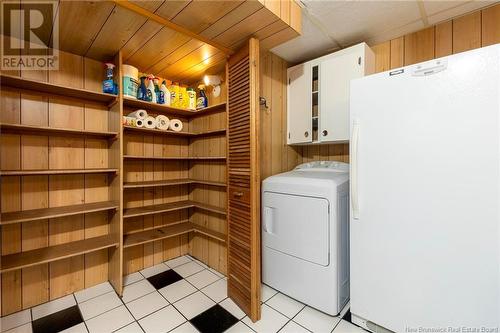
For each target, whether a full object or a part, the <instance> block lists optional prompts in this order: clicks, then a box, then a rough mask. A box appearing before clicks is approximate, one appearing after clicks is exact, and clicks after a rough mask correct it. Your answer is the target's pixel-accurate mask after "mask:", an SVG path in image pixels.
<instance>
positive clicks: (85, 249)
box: [1, 235, 119, 273]
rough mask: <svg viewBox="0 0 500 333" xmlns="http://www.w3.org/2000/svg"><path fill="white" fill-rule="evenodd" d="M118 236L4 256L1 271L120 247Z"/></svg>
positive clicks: (89, 239) (96, 238) (90, 239)
mask: <svg viewBox="0 0 500 333" xmlns="http://www.w3.org/2000/svg"><path fill="white" fill-rule="evenodd" d="M118 246H119V242H117V241H116V236H114V235H106V236H101V237H94V238H88V239H83V240H79V241H75V242H70V243H65V244H60V245H54V246H49V247H44V248H40V249H36V250H31V251H26V252H21V253H15V254H9V255H5V256H2V266H1V267H2V268H1V273H6V272H10V271H13V270H17V269H21V268H26V267H31V266H35V265H41V264H45V263H49V262H53V261H57V260H61V259H66V258H70V257H74V256H78V255H82V254H86V253H90V252H95V251H99V250H102V249H106V248H111V247H118Z"/></svg>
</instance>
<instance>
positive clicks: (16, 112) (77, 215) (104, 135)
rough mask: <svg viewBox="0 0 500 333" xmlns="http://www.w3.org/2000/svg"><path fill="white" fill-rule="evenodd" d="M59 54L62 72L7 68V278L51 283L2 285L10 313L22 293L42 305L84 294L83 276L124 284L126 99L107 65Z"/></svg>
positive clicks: (2, 219) (3, 79) (2, 126)
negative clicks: (110, 88)
mask: <svg viewBox="0 0 500 333" xmlns="http://www.w3.org/2000/svg"><path fill="white" fill-rule="evenodd" d="M59 57H60V58H59V60H60V63H59V70H56V71H42V70H39V71H31V72H29V73H24V72H21V73H20V74H19V76H13V75H7V74H5V73H2V74H0V84H1V89H2V94H1V96H0V98H1V99H2V101H1V102H2V107H3V109H2V110H1V113H2V114H1V117H0V118H1V123H0V131H1V136H2V142H1V144H2V147H1V148H2V159H1V168H0V169H1V170H0V175H1V176H2V182H1V196H2V206H1V213H0V214H1V215H0V226H1V232H2V239H4V240H7V239H8V243H9V245H8V247H6V246H4V247H2V255H1V264H0V272H1V274H2V276H1V277H2V281H7V280H10V279H11V277H13V276H15V277H16V279H17V280H18V281H36V284H37V285H39V286H42V285H46V286H49V285H50V293H49V292H48V291H47V292H46V290H37V291H36V294H37V295H33V296H32V295H31V289H29V291H28V289H26V288H27V287H25V286H24V285H21V284H19V285H18V284H16V283H13V284H3V283H2V288H3V290H6V289H5V288H8V289H9V290H10V293H9V295H8V296H5V297H7V298H5V297H2V314H7V313H12V312H15V311H19V310H21V309H20V308H19V305H17V304H19V303H16V302H17V301H15V300H16V299H18V296H19V295H20V296H19V297H22V299H23V301H26V302H27V303H26V304H31V305H36V304H39V303H41V302H47V301H49V300H50V299H53V298H57V297H61V296H64V295H66V294H68V293H72V292H75V291H78V290H80V289H82V288H83V287H84V285H82V283H81V281H84V280H83V276H85V283H90V285H92V284H97V283H101V282H105V281H109V282H110V283H111V284H112V285H113V287H114V288H115V289H116V291H117V292H118V293H121V290H122V287H123V283H122V269H121V267H122V266H121V265H122V263H123V257H122V248H121V243H122V240H123V236H122V231H121V230H122V218H121V214H122V201H121V196H122V189H121V185H122V179H121V175H122V158H121V145H122V134H121V133H122V128H121V123H122V117H121V114H122V104H121V102H120V100H119V96H115V95H111V94H105V93H102V92H100V91H99V90H100V89H101V84H102V74H103V68H104V65H103V63H102V62H99V61H95V60H90V59H86V58H83V57H81V56H77V55H72V54H69V53H65V52H60V54H59ZM117 60H118V57H117V59H115V63H118V61H117ZM23 76H24V77H23ZM28 77H29V78H28ZM33 78H38V79H33ZM4 152H5V153H4ZM3 198H9V199H8V200H4V199H3ZM90 200H92V201H93V202H89V201H90ZM26 244H29V245H26ZM26 268H30V269H26ZM10 281H14V280H10ZM40 288H41V287H40ZM41 289H42V288H41ZM45 292H46V293H45ZM22 304H24V303H22Z"/></svg>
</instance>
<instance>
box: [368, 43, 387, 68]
mask: <svg viewBox="0 0 500 333" xmlns="http://www.w3.org/2000/svg"><path fill="white" fill-rule="evenodd" d="M371 49H372V51H373V53H374V54H375V72H376V73H379V72H385V71H387V70H389V69H391V42H390V41H387V42H385V43H380V44H377V45H374V46H372V47H371Z"/></svg>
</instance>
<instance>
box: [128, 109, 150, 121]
mask: <svg viewBox="0 0 500 333" xmlns="http://www.w3.org/2000/svg"><path fill="white" fill-rule="evenodd" d="M147 116H148V113H147V112H146V110H136V111H134V112H131V113H129V114H128V117H134V118H136V119H146V117H147Z"/></svg>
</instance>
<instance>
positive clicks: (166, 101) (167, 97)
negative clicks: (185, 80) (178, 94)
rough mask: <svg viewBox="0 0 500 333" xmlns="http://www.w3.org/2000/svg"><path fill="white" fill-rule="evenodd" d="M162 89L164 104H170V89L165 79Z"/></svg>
mask: <svg viewBox="0 0 500 333" xmlns="http://www.w3.org/2000/svg"><path fill="white" fill-rule="evenodd" d="M160 90H161V91H162V92H163V98H164V101H163V102H164V104H165V105H168V106H170V91H169V90H168V88H167V82H166V81H165V80H163V82H162V83H161V87H160Z"/></svg>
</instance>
